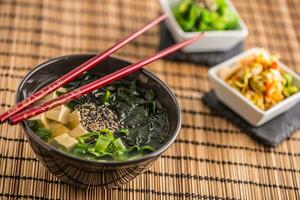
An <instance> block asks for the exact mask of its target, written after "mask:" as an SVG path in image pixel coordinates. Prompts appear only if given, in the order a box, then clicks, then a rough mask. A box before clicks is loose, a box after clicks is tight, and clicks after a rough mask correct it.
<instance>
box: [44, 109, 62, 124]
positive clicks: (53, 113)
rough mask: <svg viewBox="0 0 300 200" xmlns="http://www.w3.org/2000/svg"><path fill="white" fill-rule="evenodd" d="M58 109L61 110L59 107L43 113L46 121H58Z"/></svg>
mask: <svg viewBox="0 0 300 200" xmlns="http://www.w3.org/2000/svg"><path fill="white" fill-rule="evenodd" d="M60 109H61V106H59V107H56V108H53V109H51V110H48V111H47V112H45V115H46V117H47V118H48V119H52V120H55V121H58V118H59V114H60Z"/></svg>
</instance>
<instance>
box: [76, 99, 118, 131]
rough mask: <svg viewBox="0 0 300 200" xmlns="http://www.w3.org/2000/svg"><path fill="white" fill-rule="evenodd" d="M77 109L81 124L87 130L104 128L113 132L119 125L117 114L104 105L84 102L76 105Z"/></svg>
mask: <svg viewBox="0 0 300 200" xmlns="http://www.w3.org/2000/svg"><path fill="white" fill-rule="evenodd" d="M78 111H79V114H80V122H81V125H82V126H83V128H85V129H86V130H88V131H99V130H101V129H104V128H106V129H109V130H111V131H113V132H114V131H116V130H118V129H119V127H120V124H119V122H118V117H117V115H116V114H115V113H114V112H113V111H112V110H110V109H109V108H108V107H106V106H105V105H102V106H99V105H97V104H95V103H92V102H86V103H83V104H81V105H79V106H78Z"/></svg>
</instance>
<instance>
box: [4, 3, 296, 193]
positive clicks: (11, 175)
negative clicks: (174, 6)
mask: <svg viewBox="0 0 300 200" xmlns="http://www.w3.org/2000/svg"><path fill="white" fill-rule="evenodd" d="M234 4H235V5H236V7H237V9H238V10H239V12H240V14H241V16H242V18H243V19H244V20H245V22H246V24H247V26H248V28H249V29H250V35H249V37H248V39H247V48H250V47H253V46H261V47H264V48H267V49H269V50H270V51H272V52H278V53H280V54H281V56H282V59H283V61H284V62H285V63H287V64H288V65H289V66H291V67H292V68H293V69H295V70H297V71H298V72H300V46H299V45H300V43H299V41H300V20H299V18H300V11H299V9H298V8H299V7H300V2H299V0H252V1H247V0H234ZM159 12H160V7H159V3H158V1H156V0H155V1H153V0H151V1H137V0H101V1H100V0H98V1H96V0H89V1H87V0H86V1H80V0H64V1H59V0H46V1H39V0H30V1H27V0H18V1H15V0H0V76H1V78H0V101H1V102H0V104H1V110H4V109H5V108H8V107H10V106H11V105H12V104H13V103H14V98H15V91H16V87H17V85H18V83H19V82H20V80H21V78H22V77H23V76H24V75H25V74H26V73H27V71H28V70H30V69H31V68H32V67H34V66H35V65H37V64H38V63H41V62H43V61H45V60H47V59H49V58H53V57H56V56H60V55H65V54H74V53H80V52H100V51H101V50H104V49H105V48H107V47H109V46H110V45H112V44H113V43H115V42H116V41H117V39H119V38H121V37H123V36H125V35H127V34H129V33H130V32H132V31H133V30H136V29H137V28H138V27H141V26H142V25H143V24H144V23H145V22H147V21H149V20H150V19H153V18H154V17H155V16H157V15H158V14H159ZM157 45H158V29H157V28H154V29H151V30H150V31H148V32H147V33H146V34H144V35H143V36H141V37H140V38H139V39H137V40H135V41H134V42H131V43H130V44H129V45H127V46H126V47H125V48H123V49H122V50H120V51H119V52H118V53H116V55H118V56H120V57H122V58H126V59H128V60H131V61H137V60H139V59H141V58H144V57H145V56H147V55H150V54H152V53H153V52H154V51H156V49H157ZM148 69H150V70H151V71H153V72H154V73H155V74H156V75H158V76H159V77H160V78H161V79H162V80H164V81H165V82H166V83H167V84H168V85H169V86H170V87H171V88H172V89H173V91H174V92H175V93H176V95H177V97H178V100H179V102H180V105H181V108H182V114H183V125H182V130H181V132H180V135H179V137H178V139H177V140H176V142H175V143H174V145H172V147H171V148H170V149H169V150H168V151H167V152H166V153H165V154H164V155H163V156H161V158H159V159H158V161H157V162H156V163H155V165H154V166H153V167H151V169H150V170H149V171H147V172H146V173H144V174H142V175H141V176H139V177H138V178H137V179H135V180H134V181H132V182H130V183H129V184H127V185H125V186H124V187H122V188H117V189H113V190H104V189H96V190H81V189H78V188H74V187H72V186H69V185H66V184H64V183H61V182H60V181H59V180H58V179H56V178H55V177H54V176H52V175H51V174H50V173H49V172H48V171H47V170H46V169H45V168H44V167H43V166H42V164H41V163H39V162H38V161H37V160H36V158H35V156H34V154H33V152H32V150H31V148H30V146H29V144H28V142H27V140H26V139H25V138H24V134H23V132H22V130H21V128H20V127H19V126H9V125H7V124H4V125H1V126H0V129H1V130H0V199H2V198H3V199H14V198H20V199H181V198H188V199H198V198H216V199H299V198H300V192H299V189H300V132H297V133H295V134H294V135H293V136H292V137H291V138H289V139H288V140H287V141H285V142H284V143H283V144H281V145H280V146H278V147H277V148H266V147H264V146H261V145H259V144H257V143H256V142H255V141H253V140H252V139H251V138H250V137H249V136H248V135H246V134H244V133H243V132H241V131H240V130H239V129H238V128H237V127H235V126H234V125H232V124H231V123H229V122H227V121H226V120H224V119H222V118H220V117H219V116H217V115H216V114H214V113H212V112H211V111H210V110H209V109H208V108H207V107H206V106H205V105H204V104H203V103H202V102H201V101H200V98H201V96H202V95H203V93H204V92H206V91H208V90H209V89H210V88H211V85H210V83H209V81H208V79H207V68H206V67H204V66H199V65H198V66H196V65H192V64H187V63H176V62H167V61H158V62H155V63H154V64H151V65H150V66H148Z"/></svg>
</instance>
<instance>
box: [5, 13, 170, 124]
mask: <svg viewBox="0 0 300 200" xmlns="http://www.w3.org/2000/svg"><path fill="white" fill-rule="evenodd" d="M167 16H168V15H167V14H163V15H161V16H159V17H158V18H156V19H154V20H153V21H151V22H150V23H148V24H147V25H146V26H144V27H142V28H141V29H139V30H137V31H136V32H134V33H133V34H131V35H129V36H128V37H125V38H124V39H122V40H120V41H119V42H118V43H116V44H115V45H113V46H112V47H110V48H109V49H107V50H106V51H104V52H102V53H100V54H99V55H97V56H95V57H93V58H91V59H90V60H88V61H86V62H85V63H83V64H81V65H79V66H78V67H76V68H75V69H73V70H72V71H70V72H69V73H67V74H65V75H63V76H62V77H61V78H59V79H57V80H56V81H54V82H52V83H50V84H49V85H48V86H46V87H44V88H43V89H41V90H39V91H37V92H36V93H34V94H33V95H31V96H30V97H28V98H26V99H25V100H23V101H21V102H19V103H18V104H17V105H15V106H14V107H12V108H10V109H9V110H7V111H5V112H3V113H1V114H0V123H1V122H4V121H5V120H7V119H8V118H9V117H11V116H13V115H14V114H16V113H18V112H20V111H22V110H23V109H25V108H26V107H28V106H29V105H31V104H33V103H35V102H37V101H38V100H40V99H41V98H43V97H44V96H46V95H48V94H50V93H51V92H53V91H55V90H57V89H58V88H60V87H61V86H63V85H65V84H67V83H69V82H70V81H72V80H74V79H75V78H77V77H78V76H80V75H81V74H82V73H83V72H85V71H88V70H89V69H91V68H93V67H95V66H96V65H97V64H98V63H100V62H102V61H103V60H104V59H105V58H107V57H108V56H109V55H111V54H112V53H114V52H115V51H117V50H118V49H120V48H121V47H123V46H124V45H125V44H127V43H128V42H130V41H131V40H133V39H135V38H136V37H138V36H139V35H141V34H142V33H144V32H145V31H147V30H148V29H150V28H152V27H153V26H155V25H156V24H158V23H160V22H161V21H163V20H164V19H166V18H167Z"/></svg>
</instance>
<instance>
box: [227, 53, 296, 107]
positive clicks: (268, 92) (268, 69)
mask: <svg viewBox="0 0 300 200" xmlns="http://www.w3.org/2000/svg"><path fill="white" fill-rule="evenodd" d="M278 59H279V57H278V56H277V55H269V54H267V53H265V52H261V53H258V54H254V55H251V56H249V57H246V58H244V59H243V60H241V61H240V62H239V63H238V65H239V66H238V70H236V71H235V72H234V73H233V74H232V75H230V76H229V77H228V78H227V79H226V82H227V83H228V84H229V85H230V86H232V87H234V88H235V89H237V90H238V91H239V92H241V93H242V94H243V95H244V96H245V97H246V98H247V99H249V100H250V101H251V102H252V103H254V104H255V105H256V106H257V107H258V108H260V109H262V110H267V109H269V108H271V107H272V106H274V105H275V104H277V103H278V102H280V101H282V100H284V99H285V98H287V97H289V96H291V95H293V94H295V93H296V92H298V87H297V86H295V85H293V83H292V82H293V77H292V76H291V75H290V74H289V73H286V72H284V71H283V70H282V69H280V68H279V66H278Z"/></svg>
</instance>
